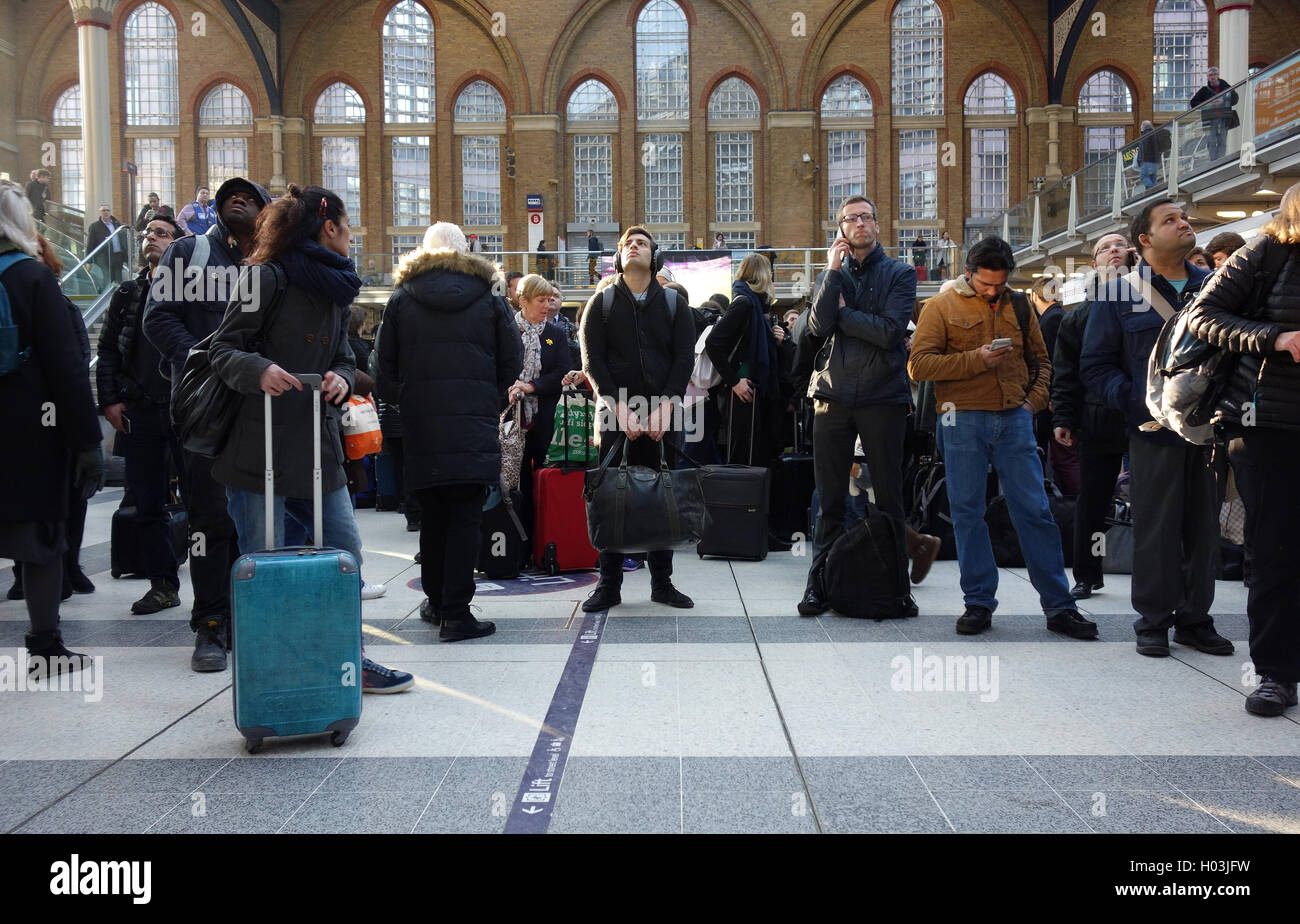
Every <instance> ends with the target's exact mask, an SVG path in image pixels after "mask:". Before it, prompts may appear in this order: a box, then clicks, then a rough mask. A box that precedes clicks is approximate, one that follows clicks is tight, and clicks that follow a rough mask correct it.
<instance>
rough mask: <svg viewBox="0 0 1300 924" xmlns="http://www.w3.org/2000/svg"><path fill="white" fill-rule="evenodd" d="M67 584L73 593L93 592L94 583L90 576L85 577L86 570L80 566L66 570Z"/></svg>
mask: <svg viewBox="0 0 1300 924" xmlns="http://www.w3.org/2000/svg"><path fill="white" fill-rule="evenodd" d="M68 586H70V587H71V588H72V592H73V593H74V594H93V593H94V592H95V585H94V584H93V583H91V580H90V578H88V577H86V572H84V571H82V570H81V568H80V567H78V568H75V569H73V570H71V571H69V572H68Z"/></svg>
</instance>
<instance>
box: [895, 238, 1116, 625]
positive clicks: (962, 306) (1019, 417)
mask: <svg viewBox="0 0 1300 924" xmlns="http://www.w3.org/2000/svg"><path fill="white" fill-rule="evenodd" d="M1015 267H1016V262H1015V257H1014V256H1013V255H1012V253H1011V248H1010V247H1009V246H1008V245H1007V243H1006V242H1005V241H1003V240H1000V239H998V238H985V239H984V240H982V241H979V242H978V243H976V244H975V245H974V246H972V247H971V249H970V252H969V253H968V255H967V257H966V274H965V275H964V276H961V277H959V278H958V279H957V280H956V283H955V284H954V285H953V287H952V288H951V289H949V290H947V291H946V292H943V293H941V294H939V295H936V296H935V297H934V298H932V299H930V300H929V301H928V302H926V303H925V305H924V307H923V308H922V309H921V316H920V318H919V319H918V321H917V324H916V332H915V333H914V334H913V335H912V354H911V358H910V359H909V361H908V364H907V372H908V374H909V375H910V376H911V377H912V378H913V379H914V380H916V381H932V382H934V383H935V384H934V392H935V406H936V408H937V409H938V412H939V422H940V427H939V431H940V433H939V436H940V441H941V449H942V452H943V456H944V464H945V474H946V478H947V487H948V504H949V507H950V508H951V511H952V521H953V533H954V535H955V537H956V540H957V562H958V565H959V566H960V568H961V589H962V592H963V594H964V596H965V602H966V612H965V613H964V614H963V615H962V616H961V618H959V619H958V620H957V632H958V633H959V634H961V635H975V634H977V633H980V632H983V631H984V630H985V629H987V628H989V627H990V626H991V625H992V624H993V610H994V609H996V608H997V605H998V601H997V598H996V597H995V596H994V594H995V593H996V592H997V587H998V569H997V564H996V563H995V562H994V559H993V546H992V543H991V542H990V541H989V530H988V526H987V524H986V523H985V522H984V514H985V512H986V511H987V503H986V486H987V478H988V469H989V465H990V464H991V465H992V466H993V468H994V469H995V470H996V472H997V474H998V483H999V484H1000V485H1001V487H1002V493H1003V494H1004V495H1005V497H1006V499H1007V507H1008V510H1009V511H1010V513H1011V522H1012V523H1013V524H1014V526H1015V528H1016V534H1017V536H1018V537H1019V539H1020V548H1021V551H1022V552H1023V553H1024V556H1025V564H1026V565H1027V566H1028V568H1029V580H1030V582H1031V583H1033V585H1034V588H1035V589H1036V590H1037V591H1038V597H1039V601H1040V602H1041V604H1042V607H1043V612H1044V613H1045V614H1046V615H1047V628H1048V629H1050V630H1051V631H1053V632H1059V633H1061V634H1062V635H1069V636H1071V637H1073V638H1096V637H1097V626H1096V624H1095V623H1092V622H1089V621H1088V620H1086V619H1084V618H1083V617H1082V616H1080V615H1079V613H1078V611H1077V610H1076V609H1075V608H1074V598H1072V597H1071V596H1070V585H1069V584H1068V583H1067V581H1066V578H1065V557H1064V554H1063V553H1062V551H1061V534H1060V532H1059V531H1058V529H1057V526H1056V521H1055V520H1053V519H1052V511H1051V507H1050V506H1049V505H1048V502H1047V492H1046V490H1044V488H1043V466H1042V463H1041V462H1040V461H1039V459H1038V452H1037V447H1036V444H1035V442H1034V426H1033V424H1034V414H1035V413H1037V412H1038V411H1041V410H1043V409H1044V408H1046V407H1047V395H1048V386H1049V385H1050V383H1051V378H1052V364H1051V360H1050V359H1049V358H1048V355H1047V348H1046V347H1045V346H1044V344H1043V335H1042V333H1041V331H1039V329H1038V321H1037V318H1035V317H1034V312H1033V311H1032V310H1031V309H1030V307H1029V304H1028V301H1027V300H1026V299H1025V298H1024V296H1023V295H1021V294H1020V293H1016V294H1015V295H1014V296H1013V295H1012V293H1011V292H1010V290H1009V288H1008V286H1007V279H1008V277H1009V276H1010V275H1011V271H1012V270H1014V269H1015ZM1016 302H1019V305H1017V304H1016Z"/></svg>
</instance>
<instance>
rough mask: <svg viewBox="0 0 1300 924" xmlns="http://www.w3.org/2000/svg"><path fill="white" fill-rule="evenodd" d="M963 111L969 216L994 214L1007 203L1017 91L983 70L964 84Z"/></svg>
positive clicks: (1003, 209)
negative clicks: (966, 134)
mask: <svg viewBox="0 0 1300 924" xmlns="http://www.w3.org/2000/svg"><path fill="white" fill-rule="evenodd" d="M962 115H963V116H964V117H965V118H966V119H967V122H968V127H969V128H970V213H969V215H970V217H971V218H993V217H995V216H997V215H1000V214H1001V213H1002V212H1003V211H1005V210H1006V208H1007V206H1008V205H1009V204H1010V201H1009V200H1010V191H1011V175H1010V163H1011V153H1010V152H1011V132H1012V130H1013V129H1014V127H1015V124H1016V122H1015V116H1016V94H1015V91H1013V90H1012V89H1011V86H1010V85H1009V84H1008V83H1007V82H1006V80H1004V79H1003V78H1002V77H1000V76H998V75H997V74H994V73H993V72H992V71H986V72H985V73H983V74H980V75H979V76H978V77H976V78H975V79H974V80H973V81H972V82H971V85H970V86H969V87H967V88H966V96H965V99H964V100H963V102H962Z"/></svg>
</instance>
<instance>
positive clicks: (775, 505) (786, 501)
mask: <svg viewBox="0 0 1300 924" xmlns="http://www.w3.org/2000/svg"><path fill="white" fill-rule="evenodd" d="M807 403H808V402H807V401H802V402H800V403H799V404H798V405H797V406H796V408H795V413H794V443H793V444H792V445H793V450H792V451H791V452H783V453H781V456H780V458H778V459H777V460H776V467H775V468H774V469H773V470H772V501H771V514H772V531H773V532H774V533H776V534H777V535H778V536H780V537H781V538H782V539H786V540H788V539H790V537H791V536H792V535H793V534H795V533H801V534H802V533H803V532H804V530H806V529H807V528H808V508H809V506H811V504H812V495H813V489H814V488H816V487H817V479H816V477H815V475H814V473H813V457H812V445H811V441H810V440H809V439H808V434H807V422H806V419H805V414H804V405H805V404H807ZM808 538H812V537H811V536H809V537H808Z"/></svg>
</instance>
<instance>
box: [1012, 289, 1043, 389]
mask: <svg viewBox="0 0 1300 924" xmlns="http://www.w3.org/2000/svg"><path fill="white" fill-rule="evenodd" d="M1011 310H1012V311H1014V312H1015V313H1016V326H1017V327H1019V328H1020V339H1021V340H1022V341H1023V342H1024V345H1025V368H1027V369H1029V370H1030V372H1031V373H1032V377H1031V378H1030V380H1029V385H1028V386H1027V387H1026V388H1025V393H1026V394H1028V393H1029V392H1031V391H1033V389H1034V385H1036V384H1037V383H1038V355H1037V354H1036V353H1035V352H1034V344H1033V341H1032V340H1030V338H1029V311H1030V308H1029V299H1028V298H1027V297H1026V296H1025V294H1024V293H1023V292H1012V293H1011Z"/></svg>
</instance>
